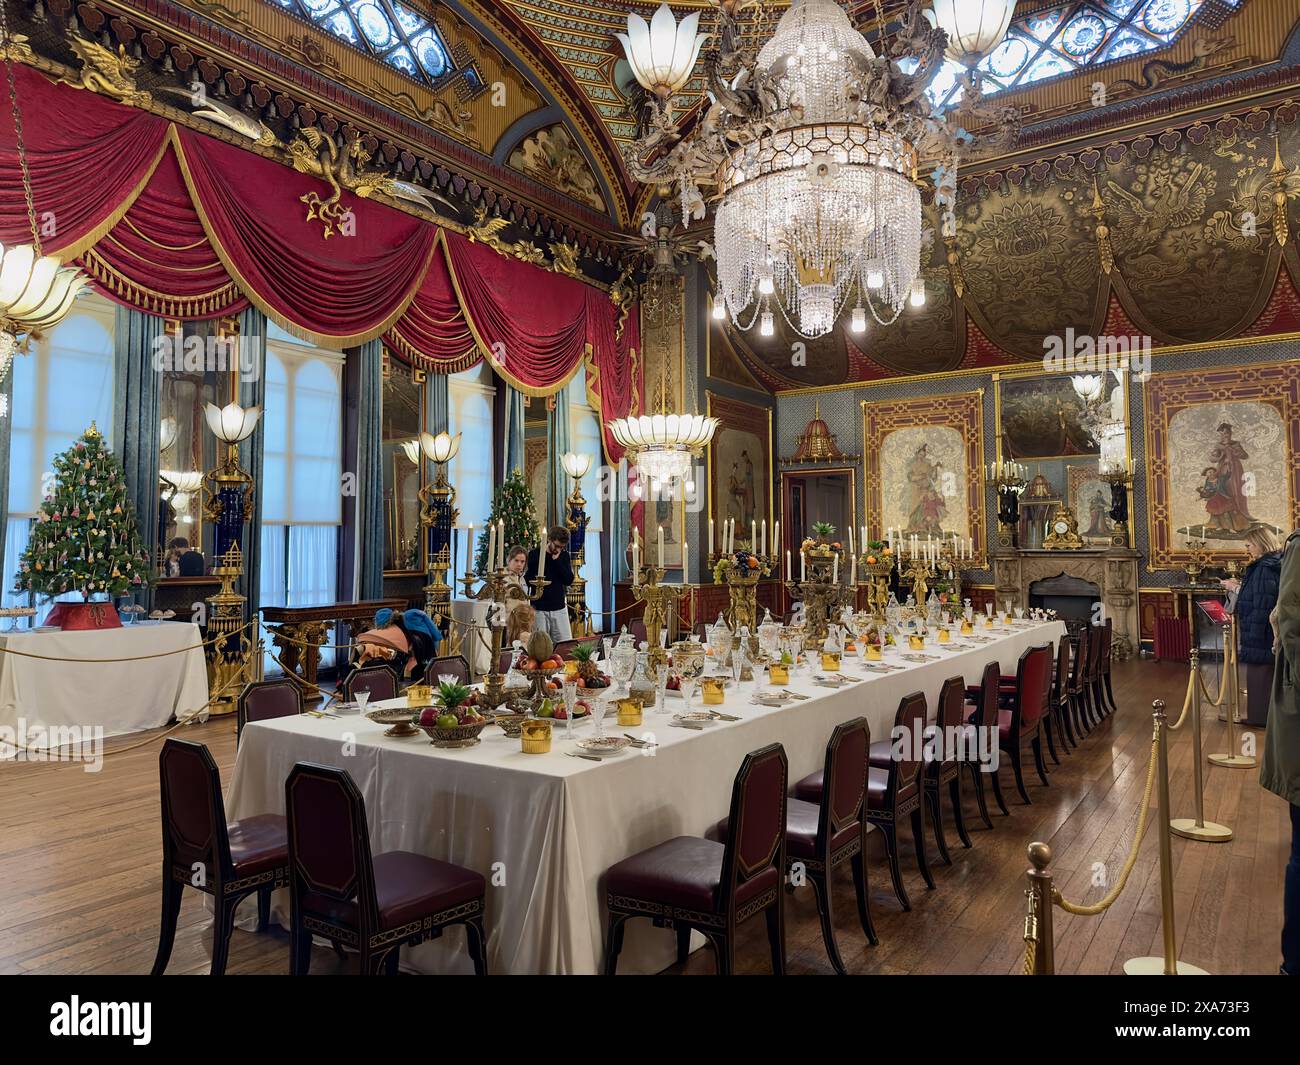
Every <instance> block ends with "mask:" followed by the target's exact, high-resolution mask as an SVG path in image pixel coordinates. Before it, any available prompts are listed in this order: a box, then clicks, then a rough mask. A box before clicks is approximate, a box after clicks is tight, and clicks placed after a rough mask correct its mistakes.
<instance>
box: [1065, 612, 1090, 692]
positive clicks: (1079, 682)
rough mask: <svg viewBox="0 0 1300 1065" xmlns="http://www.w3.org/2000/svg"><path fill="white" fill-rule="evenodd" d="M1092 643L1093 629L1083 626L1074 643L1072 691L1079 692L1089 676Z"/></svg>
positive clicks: (1071, 671)
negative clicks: (1089, 655) (1089, 647)
mask: <svg viewBox="0 0 1300 1065" xmlns="http://www.w3.org/2000/svg"><path fill="white" fill-rule="evenodd" d="M1090 643H1092V635H1091V629H1090V628H1089V627H1088V626H1087V625H1083V626H1081V627H1080V629H1079V636H1078V638H1077V639H1076V640H1075V642H1074V662H1073V664H1072V666H1071V668H1070V690H1071V691H1074V692H1077V691H1079V690H1080V689H1081V688H1082V687H1083V682H1084V680H1085V678H1086V677H1087V675H1088V645H1089V644H1090Z"/></svg>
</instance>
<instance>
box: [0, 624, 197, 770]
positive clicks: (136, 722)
mask: <svg viewBox="0 0 1300 1065" xmlns="http://www.w3.org/2000/svg"><path fill="white" fill-rule="evenodd" d="M146 656H157V657H146ZM207 701H208V672H207V665H206V662H205V660H204V657H203V635H202V633H201V632H200V631H199V628H198V626H197V625H195V624H194V623H193V622H189V621H161V622H158V623H157V624H137V625H124V626H122V627H121V628H113V629H79V630H73V631H67V632H65V631H62V630H56V631H47V632H42V631H37V630H33V631H30V632H0V727H7V728H13V729H15V730H18V725H19V720H20V719H22V721H23V722H24V729H23V730H22V731H24V733H25V734H26V735H28V736H32V737H37V736H39V735H44V736H46V737H47V738H48V741H50V742H52V741H54V740H55V738H56V737H57V735H59V734H60V733H61V731H62V730H65V729H67V728H69V727H74V728H80V729H85V728H94V727H101V728H103V730H104V732H103V734H104V735H105V736H121V735H124V734H125V733H128V732H140V731H142V730H144V729H152V728H159V727H161V726H163V725H165V724H167V722H168V721H170V720H171V719H172V717H174V716H175V717H182V718H183V717H186V716H188V715H190V714H193V713H195V712H197V711H199V710H200V709H202V708H203V706H204V705H205V704H206V703H207ZM29 742H30V743H32V745H34V746H47V745H48V743H42V742H39V741H38V739H36V738H33V739H32V740H30V741H29Z"/></svg>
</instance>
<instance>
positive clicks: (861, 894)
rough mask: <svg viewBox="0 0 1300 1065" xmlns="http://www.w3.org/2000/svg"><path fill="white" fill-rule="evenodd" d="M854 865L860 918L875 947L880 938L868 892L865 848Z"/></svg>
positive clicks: (859, 852) (852, 860)
mask: <svg viewBox="0 0 1300 1065" xmlns="http://www.w3.org/2000/svg"><path fill="white" fill-rule="evenodd" d="M850 863H851V865H852V867H853V888H854V890H855V891H856V892H857V895H858V920H859V921H860V922H861V924H862V931H863V932H865V933H866V936H867V942H868V943H870V944H871V945H872V946H873V947H874V946H876V945H877V944H878V943H879V942H880V940H879V939H878V938H877V937H876V926H875V924H874V923H872V920H871V896H870V895H869V894H867V856H866V854H865V853H864V849H859V851H858V853H857V854H855V855H854V856H853V857H852V858H851V859H850Z"/></svg>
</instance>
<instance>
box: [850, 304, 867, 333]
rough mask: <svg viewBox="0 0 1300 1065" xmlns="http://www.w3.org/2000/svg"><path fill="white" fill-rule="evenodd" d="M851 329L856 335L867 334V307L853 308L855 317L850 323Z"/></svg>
mask: <svg viewBox="0 0 1300 1065" xmlns="http://www.w3.org/2000/svg"><path fill="white" fill-rule="evenodd" d="M849 328H850V329H852V330H853V331H854V332H855V333H865V332H866V331H867V311H866V308H865V307H854V308H853V317H852V319H851V320H850V322H849Z"/></svg>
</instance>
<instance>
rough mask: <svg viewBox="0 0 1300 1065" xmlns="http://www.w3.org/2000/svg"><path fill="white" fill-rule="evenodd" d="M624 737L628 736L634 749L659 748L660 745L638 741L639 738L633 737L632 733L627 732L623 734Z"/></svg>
mask: <svg viewBox="0 0 1300 1065" xmlns="http://www.w3.org/2000/svg"><path fill="white" fill-rule="evenodd" d="M623 735H624V736H626V737H627V738H628V739H629V740H630V741H631V742H632V746H633V747H658V746H659V744H657V743H651V742H650V741H649V740H641V739H637V737H635V736H633V735H632V733H630V732H625V733H623Z"/></svg>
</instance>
